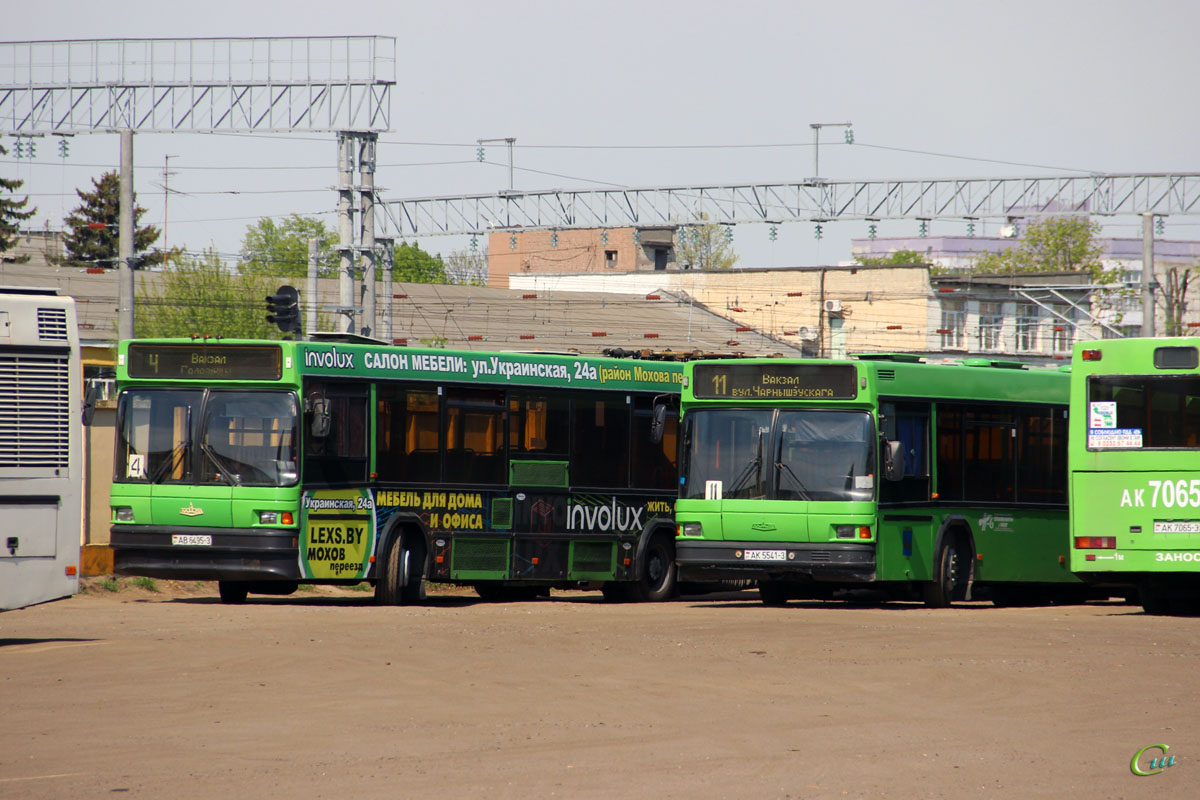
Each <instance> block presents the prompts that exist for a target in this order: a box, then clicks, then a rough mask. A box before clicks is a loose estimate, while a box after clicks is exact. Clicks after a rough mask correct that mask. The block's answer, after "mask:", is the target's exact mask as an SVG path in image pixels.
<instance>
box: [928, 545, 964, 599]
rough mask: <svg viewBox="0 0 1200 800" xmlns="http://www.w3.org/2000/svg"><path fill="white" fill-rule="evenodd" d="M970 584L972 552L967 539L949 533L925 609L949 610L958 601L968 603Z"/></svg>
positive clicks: (941, 550) (939, 557) (937, 558)
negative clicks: (927, 607) (966, 600)
mask: <svg viewBox="0 0 1200 800" xmlns="http://www.w3.org/2000/svg"><path fill="white" fill-rule="evenodd" d="M970 583H971V553H970V548H969V547H968V546H967V545H966V539H965V537H963V536H960V535H959V534H955V533H948V534H946V536H945V537H944V538H943V539H942V543H941V545H940V546H939V547H938V551H937V557H936V558H935V559H934V561H933V580H932V581H930V582H929V583H927V584H925V605H927V606H929V607H930V608H947V607H949V605H950V603H951V602H953V601H954V600H965V599H967V589H968V587H969V586H970Z"/></svg>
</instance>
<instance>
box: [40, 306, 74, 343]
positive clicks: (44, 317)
mask: <svg viewBox="0 0 1200 800" xmlns="http://www.w3.org/2000/svg"><path fill="white" fill-rule="evenodd" d="M38 338H39V339H48V340H50V341H53V342H65V341H67V310H66V309H65V308H39V309H38Z"/></svg>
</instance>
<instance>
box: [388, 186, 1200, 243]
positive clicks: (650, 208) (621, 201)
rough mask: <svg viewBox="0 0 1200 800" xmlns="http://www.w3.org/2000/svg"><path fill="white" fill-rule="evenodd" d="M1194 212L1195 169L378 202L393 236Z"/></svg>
mask: <svg viewBox="0 0 1200 800" xmlns="http://www.w3.org/2000/svg"><path fill="white" fill-rule="evenodd" d="M1063 213H1077V214H1088V215H1094V216H1115V215H1140V214H1147V213H1150V214H1161V215H1179V214H1197V213H1200V173H1193V172H1183V173H1165V172H1164V173H1126V174H1093V175H1086V176H1078V177H1062V176H1054V177H1045V176H1041V177H1015V178H942V179H920V180H855V181H837V180H808V181H800V182H796V183H758V184H753V183H747V184H727V185H714V186H703V185H692V186H672V187H646V188H621V189H547V190H541V191H507V192H500V193H498V194H474V195H453V196H444V197H421V198H410V199H402V200H387V201H385V202H384V213H383V214H382V215H381V217H382V220H381V223H380V224H381V225H382V226H383V232H384V233H386V234H388V235H394V236H396V237H398V238H404V237H414V236H434V235H439V234H485V233H488V232H491V231H496V230H508V229H531V228H532V229H539V228H542V229H546V228H561V229H568V228H605V227H612V228H616V227H630V226H635V227H636V226H650V227H652V226H663V225H696V224H702V223H712V222H716V223H722V224H734V225H736V224H747V223H767V224H779V223H783V222H813V223H823V222H831V221H837V220H842V221H851V220H861V221H867V222H877V221H882V220H934V219H942V220H945V219H955V220H975V219H1017V218H1022V219H1023V218H1030V217H1037V216H1042V215H1051V214H1063Z"/></svg>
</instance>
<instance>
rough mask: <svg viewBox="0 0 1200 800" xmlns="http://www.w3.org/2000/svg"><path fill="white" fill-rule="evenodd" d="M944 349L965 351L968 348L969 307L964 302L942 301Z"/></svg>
mask: <svg viewBox="0 0 1200 800" xmlns="http://www.w3.org/2000/svg"><path fill="white" fill-rule="evenodd" d="M941 331H942V348H943V349H946V350H965V349H966V347H967V305H966V303H965V302H964V301H962V300H943V301H942V327H941Z"/></svg>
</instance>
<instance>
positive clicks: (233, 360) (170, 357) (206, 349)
mask: <svg viewBox="0 0 1200 800" xmlns="http://www.w3.org/2000/svg"><path fill="white" fill-rule="evenodd" d="M128 370H129V377H131V378H172V379H176V378H183V379H187V380H198V379H199V380H204V379H208V380H213V379H216V380H256V381H276V380H279V378H280V377H281V376H282V375H283V355H282V352H281V350H280V348H279V347H278V346H274V345H249V346H247V345H222V344H209V345H205V344H194V345H192V344H131V345H129V365H128Z"/></svg>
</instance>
